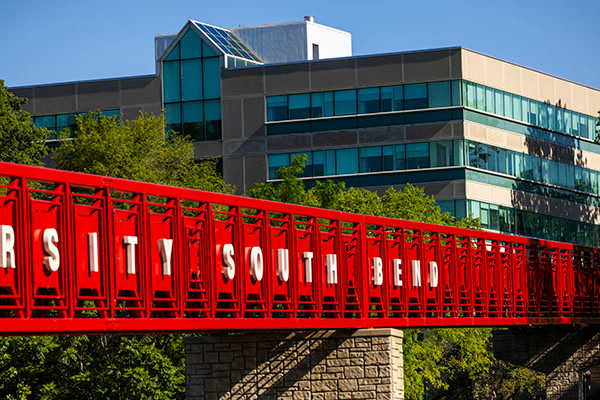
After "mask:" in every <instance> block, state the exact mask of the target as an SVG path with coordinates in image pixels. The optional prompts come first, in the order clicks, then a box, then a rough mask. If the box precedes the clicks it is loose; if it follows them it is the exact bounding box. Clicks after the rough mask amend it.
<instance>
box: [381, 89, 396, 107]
mask: <svg viewBox="0 0 600 400" xmlns="http://www.w3.org/2000/svg"><path fill="white" fill-rule="evenodd" d="M380 96H381V111H392V107H393V106H392V104H393V102H394V89H393V88H392V86H384V87H382V88H381V95H380Z"/></svg>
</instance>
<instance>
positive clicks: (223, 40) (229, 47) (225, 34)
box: [194, 21, 262, 63]
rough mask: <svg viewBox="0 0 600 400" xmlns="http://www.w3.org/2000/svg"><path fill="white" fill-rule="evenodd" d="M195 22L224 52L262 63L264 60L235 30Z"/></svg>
mask: <svg viewBox="0 0 600 400" xmlns="http://www.w3.org/2000/svg"><path fill="white" fill-rule="evenodd" d="M194 24H195V25H196V26H197V27H198V29H200V30H201V31H202V32H203V33H204V34H205V35H206V36H208V37H209V38H210V40H212V42H213V43H214V44H215V45H216V46H217V47H218V48H219V50H221V51H222V52H223V53H225V54H228V55H232V56H235V57H240V58H243V59H246V60H251V61H255V62H259V63H261V62H262V61H261V60H260V58H258V57H257V56H256V55H255V54H254V53H253V52H252V50H250V49H249V48H248V46H246V44H244V42H242V41H241V40H240V39H239V38H238V37H237V36H236V35H235V34H234V33H233V32H231V31H229V30H227V29H223V28H217V27H215V26H210V25H206V24H203V23H202V22H197V21H194Z"/></svg>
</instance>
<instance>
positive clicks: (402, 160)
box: [395, 144, 406, 170]
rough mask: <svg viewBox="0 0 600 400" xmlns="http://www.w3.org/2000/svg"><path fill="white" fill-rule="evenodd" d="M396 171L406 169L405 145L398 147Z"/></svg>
mask: <svg viewBox="0 0 600 400" xmlns="http://www.w3.org/2000/svg"><path fill="white" fill-rule="evenodd" d="M395 147H396V149H395V150H396V156H395V159H396V169H399V170H403V169H406V147H405V145H403V144H397V145H396V146H395Z"/></svg>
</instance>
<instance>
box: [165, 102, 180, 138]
mask: <svg viewBox="0 0 600 400" xmlns="http://www.w3.org/2000/svg"><path fill="white" fill-rule="evenodd" d="M165 119H166V120H167V121H166V123H167V130H173V131H175V132H179V133H181V104H180V103H175V104H165Z"/></svg>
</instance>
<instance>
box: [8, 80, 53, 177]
mask: <svg viewBox="0 0 600 400" xmlns="http://www.w3.org/2000/svg"><path fill="white" fill-rule="evenodd" d="M26 103H27V99H24V98H21V97H17V96H15V95H14V94H12V93H11V92H9V91H8V89H7V88H6V86H5V85H4V81H3V80H1V79H0V160H2V161H7V162H13V163H18V164H32V165H41V164H42V158H43V157H44V156H45V155H46V154H47V152H48V148H47V147H46V139H47V138H48V135H49V133H50V132H49V131H48V130H47V129H38V128H37V127H36V126H35V125H34V124H33V122H32V121H31V115H29V113H28V112H26V111H24V110H23V109H22V108H21V107H22V106H23V105H24V104H26Z"/></svg>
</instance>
